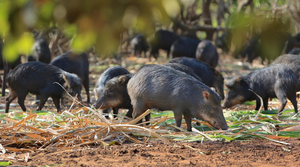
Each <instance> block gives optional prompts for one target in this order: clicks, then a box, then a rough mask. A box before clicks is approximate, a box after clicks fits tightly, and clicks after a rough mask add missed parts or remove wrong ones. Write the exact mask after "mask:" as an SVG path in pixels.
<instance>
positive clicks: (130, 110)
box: [126, 108, 132, 118]
mask: <svg viewBox="0 0 300 167" xmlns="http://www.w3.org/2000/svg"><path fill="white" fill-rule="evenodd" d="M126 117H129V118H132V108H131V109H129V110H128V112H127V114H126Z"/></svg>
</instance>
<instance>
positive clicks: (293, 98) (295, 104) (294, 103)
mask: <svg viewBox="0 0 300 167" xmlns="http://www.w3.org/2000/svg"><path fill="white" fill-rule="evenodd" d="M288 99H289V100H290V101H291V102H292V104H293V106H294V110H295V113H296V114H298V107H297V99H296V93H295V94H294V95H293V96H292V97H289V98H288Z"/></svg>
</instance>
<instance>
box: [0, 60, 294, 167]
mask: <svg viewBox="0 0 300 167" xmlns="http://www.w3.org/2000/svg"><path fill="white" fill-rule="evenodd" d="M220 61H221V62H220V64H221V65H220V66H218V67H217V68H218V69H219V70H220V71H222V72H223V73H226V74H227V75H225V76H224V78H225V83H226V81H228V79H231V78H232V76H235V75H240V74H244V73H247V72H248V70H247V69H244V70H241V68H236V69H234V67H230V68H229V67H228V65H229V64H231V65H232V64H234V63H237V62H238V61H237V60H232V59H228V58H224V57H223V58H221V60H220ZM145 62H147V59H144V60H143V61H142V62H141V63H145ZM259 66H260V64H258V67H259ZM129 68H131V67H129ZM232 69H234V70H232ZM129 70H132V69H129ZM133 70H134V69H133ZM100 74H101V72H99V71H98V72H96V71H94V70H91V77H90V78H91V88H92V87H94V85H95V82H96V80H97V79H98V77H99V76H100ZM90 90H92V89H90ZM91 92H92V91H91ZM82 93H83V94H84V96H83V100H85V99H86V96H85V92H84V91H83V92H82ZM34 99H35V96H33V95H29V96H28V97H27V99H26V104H25V105H26V107H27V108H28V109H31V110H35V109H36V108H37V105H36V104H34V103H33V101H34ZM91 99H92V102H94V101H95V98H94V95H93V94H91ZM0 102H1V103H0V104H1V106H0V109H4V104H5V98H4V97H1V98H0ZM14 103H15V104H16V103H17V101H16V100H15V101H14ZM63 107H64V106H63ZM243 107H244V106H242V105H241V106H240V108H243ZM10 109H17V110H21V109H20V107H19V106H18V105H16V106H11V107H10ZM64 109H67V107H64ZM43 110H48V111H53V112H56V109H55V107H54V105H53V103H52V101H48V102H47V104H46V106H45V108H44V109H43ZM236 110H238V109H236ZM279 140H281V141H284V142H287V143H290V145H282V144H278V143H275V142H271V141H268V140H262V139H256V138H252V139H251V140H248V141H233V142H224V141H214V142H212V141H204V142H203V143H200V142H189V143H186V142H185V143H182V142H172V143H171V144H165V143H163V142H161V141H155V140H152V141H148V142H146V143H143V144H136V143H133V142H131V141H126V142H124V143H122V144H119V145H112V146H106V147H104V146H102V145H101V144H100V143H99V144H98V145H89V146H88V147H82V149H80V150H69V151H61V150H53V151H52V152H40V153H35V154H33V155H31V157H30V159H29V161H28V162H27V163H26V162H14V163H13V165H18V166H46V165H48V166H49V165H55V166H56V165H58V166H169V167H170V166H172V167H173V166H174V167H176V166H260V167H266V166H300V152H299V150H300V145H299V144H300V140H299V139H298V138H287V139H284V140H283V139H282V138H281V139H279Z"/></svg>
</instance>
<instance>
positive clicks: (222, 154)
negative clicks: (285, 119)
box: [15, 138, 300, 167]
mask: <svg viewBox="0 0 300 167" xmlns="http://www.w3.org/2000/svg"><path fill="white" fill-rule="evenodd" d="M283 141H284V142H287V143H290V145H289V146H285V145H281V144H277V143H274V142H270V141H267V140H262V139H252V140H250V141H233V142H211V141H205V142H203V143H197V142H192V143H180V142H174V143H173V144H172V145H168V144H164V143H163V142H161V141H150V142H147V143H144V144H135V143H129V144H128V143H127V144H122V145H114V146H108V147H102V146H91V147H90V148H83V149H82V150H72V151H58V150H56V151H53V152H48V153H40V154H38V155H34V156H33V157H31V158H32V159H31V160H30V161H29V162H28V163H18V164H15V165H24V166H45V165H62V166H172V167H173V166H174V167H176V166H203V167H204V166H244V167H247V166H249V167H250V166H256V167H267V166H299V165H300V153H299V149H300V145H299V144H300V140H299V139H291V138H290V139H286V140H283ZM192 148H193V149H192ZM200 152H201V153H200Z"/></svg>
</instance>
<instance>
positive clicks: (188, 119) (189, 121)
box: [183, 112, 192, 131]
mask: <svg viewBox="0 0 300 167" xmlns="http://www.w3.org/2000/svg"><path fill="white" fill-rule="evenodd" d="M183 116H184V119H185V123H186V125H187V131H192V117H191V114H189V113H187V112H184V113H183Z"/></svg>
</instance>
